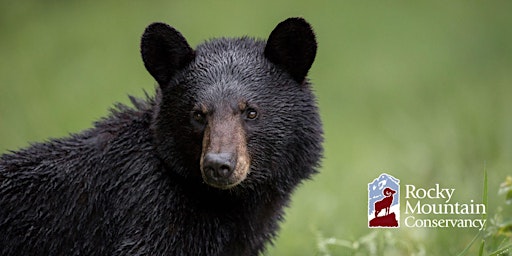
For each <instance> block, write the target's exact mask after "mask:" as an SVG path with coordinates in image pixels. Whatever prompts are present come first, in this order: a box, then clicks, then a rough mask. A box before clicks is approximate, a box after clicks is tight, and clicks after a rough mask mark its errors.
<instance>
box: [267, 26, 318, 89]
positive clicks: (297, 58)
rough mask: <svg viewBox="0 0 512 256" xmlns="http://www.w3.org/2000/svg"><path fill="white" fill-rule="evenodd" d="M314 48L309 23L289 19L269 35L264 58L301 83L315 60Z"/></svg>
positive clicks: (313, 37)
mask: <svg viewBox="0 0 512 256" xmlns="http://www.w3.org/2000/svg"><path fill="white" fill-rule="evenodd" d="M316 48H317V46H316V39H315V34H314V32H313V30H312V29H311V26H310V25H309V23H308V22H307V21H306V20H304V19H302V18H289V19H287V20H285V21H283V22H281V23H279V24H278V25H277V26H276V28H275V29H274V30H273V31H272V33H270V36H269V38H268V40H267V45H266V46H265V56H266V57H267V59H269V60H270V61H271V62H273V63H274V64H276V65H278V66H280V67H281V68H283V69H284V70H286V71H287V72H288V73H289V74H290V75H291V76H292V77H293V79H295V80H296V81H297V82H299V83H302V82H303V81H304V79H305V78H306V75H307V74H308V71H309V68H311V65H312V64H313V61H314V60H315V56H316Z"/></svg>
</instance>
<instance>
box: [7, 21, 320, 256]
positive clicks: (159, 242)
mask: <svg viewBox="0 0 512 256" xmlns="http://www.w3.org/2000/svg"><path fill="white" fill-rule="evenodd" d="M283 27H284V28H287V29H283ZM282 33H284V35H282ZM293 38H296V39H297V41H299V42H298V43H297V41H294V40H293ZM269 40H271V41H272V44H268V43H266V42H265V41H260V40H254V39H251V38H238V39H225V38H221V39H215V40H211V41H208V42H205V43H204V44H202V45H199V46H198V47H197V48H196V50H195V51H193V50H192V49H191V48H190V47H189V46H188V43H187V42H186V41H185V39H184V38H183V37H182V36H181V34H179V32H177V31H176V30H175V29H173V28H172V27H169V26H168V25H165V24H161V23H156V24H152V25H150V26H149V27H148V28H147V29H146V32H145V34H144V36H143V38H142V44H141V52H142V55H143V59H144V62H145V65H146V67H147V69H148V71H149V72H150V73H151V74H152V75H153V76H154V77H155V79H156V80H157V82H158V83H159V84H160V86H159V88H157V90H156V96H155V97H154V98H152V97H148V98H147V99H145V100H138V99H134V98H131V100H132V103H133V104H134V106H135V107H134V108H129V107H126V106H123V105H118V106H117V107H116V108H115V109H114V110H113V111H112V114H111V115H110V116H109V117H107V118H105V119H103V120H100V121H98V122H96V123H95V126H94V128H92V129H89V130H86V131H83V132H81V133H78V134H75V135H71V136H70V137H68V138H63V139H56V140H51V141H48V142H45V143H38V144H34V145H32V146H30V147H29V148H27V149H23V150H19V151H17V152H12V153H10V154H5V155H3V156H1V158H0V232H1V235H0V254H1V255H258V254H260V253H261V252H263V251H264V249H265V245H266V244H267V243H269V242H271V241H272V239H273V238H274V237H275V236H276V233H277V231H278V224H279V221H281V220H282V218H283V208H284V207H285V206H286V205H287V204H288V202H289V200H290V195H291V193H292V192H293V190H294V189H295V188H296V186H297V185H299V184H300V183H301V182H302V181H303V180H304V179H308V178H310V177H311V175H312V174H314V173H315V172H316V168H317V167H318V164H319V160H320V158H321V154H322V147H321V143H322V127H321V122H320V118H319V115H318V110H317V107H316V102H315V98H314V95H313V94H312V92H311V89H310V84H309V83H308V82H307V79H306V78H305V76H306V74H307V71H308V70H309V67H310V66H311V63H312V62H313V59H314V55H315V52H316V42H315V40H314V35H313V32H312V31H311V29H310V27H309V25H308V24H307V23H306V22H305V21H304V20H303V19H300V18H292V19H288V20H286V21H284V22H283V23H281V24H280V25H278V27H276V30H274V31H273V32H272V34H271V36H270V39H269ZM239 102H244V103H246V104H247V105H250V106H251V107H253V108H255V109H257V111H258V118H257V119H255V120H251V121H250V122H249V121H244V120H243V119H240V120H241V121H240V122H242V125H243V128H244V135H245V141H246V145H245V146H246V147H247V149H248V152H249V156H250V162H251V164H250V172H249V174H248V175H247V177H246V178H245V180H243V181H242V182H241V183H240V184H238V185H236V186H234V187H232V188H229V189H224V190H223V189H218V188H214V187H211V186H209V185H207V184H206V183H204V182H203V180H202V178H201V172H200V170H199V161H200V158H201V150H202V141H203V135H204V131H203V130H202V128H201V125H198V124H196V123H194V122H193V121H192V119H191V115H192V113H193V111H194V108H197V106H203V107H204V108H207V109H209V111H210V112H209V114H211V115H214V114H216V112H215V111H217V112H219V111H225V109H229V108H222V106H226V105H228V106H230V104H231V105H236V104H238V103H239ZM235 114H236V113H235ZM237 120H238V119H237Z"/></svg>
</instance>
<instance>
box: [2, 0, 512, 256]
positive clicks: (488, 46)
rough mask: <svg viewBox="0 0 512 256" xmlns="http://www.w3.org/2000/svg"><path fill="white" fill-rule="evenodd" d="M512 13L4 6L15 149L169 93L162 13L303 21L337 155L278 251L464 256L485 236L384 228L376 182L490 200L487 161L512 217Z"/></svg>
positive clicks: (216, 23)
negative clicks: (311, 33) (155, 27)
mask: <svg viewBox="0 0 512 256" xmlns="http://www.w3.org/2000/svg"><path fill="white" fill-rule="evenodd" d="M511 10H512V2H506V1H493V2H468V1H460V3H458V2H457V1H429V2H428V3H421V2H418V3H417V2H410V1H385V2H380V1H370V2H368V1H318V2H314V3H313V2H312V1H280V2H276V1H267V0H266V1H236V2H235V1H202V2H192V1H183V0H175V1H153V2H151V3H143V2H142V1H124V2H118V1H74V0H72V1H35V0H26V1H7V0H0V34H1V35H2V39H1V40H0V153H5V152H6V151H7V150H15V149H18V148H21V147H25V146H27V145H29V143H30V142H34V141H42V140H45V139H47V138H50V137H61V136H66V135H67V134H69V133H73V132H78V131H80V130H82V129H85V128H88V127H90V126H91V124H92V122H93V121H94V120H96V119H98V118H100V117H102V116H104V115H106V114H107V113H108V109H109V108H110V107H111V106H112V105H113V103H114V102H124V103H126V102H128V98H127V94H130V95H135V96H142V95H143V94H144V93H143V90H146V91H148V92H150V93H151V92H153V88H154V86H155V83H154V81H153V79H152V77H151V76H150V75H149V74H148V73H147V72H146V71H145V69H144V66H143V64H142V61H141V59H140V56H139V48H138V47H139V46H138V44H139V39H140V35H141V33H142V31H143V29H144V28H145V26H146V25H148V24H149V23H150V22H153V21H164V22H167V23H169V24H171V25H173V26H174V27H176V28H177V29H178V30H180V31H181V32H182V33H183V34H184V35H185V37H186V38H187V39H188V41H189V42H190V44H191V45H197V44H198V43H200V42H202V41H203V40H205V39H208V38H211V37H218V36H242V35H250V36H255V37H261V38H266V37H267V36H268V34H269V33H270V31H271V30H272V29H273V28H274V26H275V25H276V24H277V23H278V22H280V21H281V20H284V19H285V18H287V17H290V16H302V17H305V18H306V19H307V20H308V21H309V22H311V24H312V25H313V27H314V28H315V31H316V33H317V39H318V42H319V51H318V55H317V59H316V61H315V64H314V65H313V68H312V69H311V71H310V78H311V80H312V82H313V83H314V88H315V90H316V93H317V95H318V101H319V105H320V108H321V114H322V119H323V122H324V126H325V158H324V160H323V167H322V169H321V174H320V175H318V176H316V177H315V179H314V180H313V181H311V182H307V183H305V184H304V185H303V186H302V187H300V188H299V189H298V190H297V193H296V194H295V196H294V198H293V203H292V205H291V207H290V208H289V209H288V211H287V218H286V222H285V223H284V224H283V226H282V231H281V233H280V237H279V239H277V240H276V241H275V246H274V247H272V248H269V251H268V254H269V255H322V254H326V252H327V251H325V250H322V248H319V247H321V246H319V245H322V243H323V242H325V240H324V239H322V238H329V237H334V238H336V239H339V240H343V241H344V242H350V243H349V244H351V246H353V245H354V244H355V242H357V244H358V245H359V246H360V247H359V249H357V250H352V249H348V248H345V247H344V246H343V245H332V246H328V247H327V248H328V251H329V252H330V253H332V255H359V254H358V253H360V255H365V254H372V250H371V249H367V250H364V249H362V248H363V247H364V246H367V247H368V248H369V247H371V246H374V247H375V248H384V249H385V250H386V251H381V252H376V251H373V252H375V255H409V254H413V253H416V254H418V255H421V254H422V253H424V254H426V255H456V254H458V253H460V252H462V251H463V250H464V248H465V247H467V246H468V245H469V244H470V242H471V240H472V239H473V237H474V236H475V235H476V234H477V233H478V230H475V229H471V228H456V229H448V228H445V229H434V228H430V229H429V228H403V227H402V228H399V229H393V230H370V229H368V228H367V183H369V182H371V181H372V180H373V179H374V178H376V177H377V176H378V175H379V174H380V173H382V172H387V173H390V174H392V175H394V176H395V177H397V178H399V179H401V183H402V184H416V185H417V186H423V187H426V188H427V187H431V186H433V185H434V184H436V183H439V184H441V185H442V186H443V187H450V188H455V189H456V190H455V195H454V197H456V200H457V201H460V202H467V201H469V200H475V201H481V198H482V195H483V184H484V182H483V177H484V174H483V173H484V169H486V170H487V172H488V179H489V180H488V183H487V184H488V189H489V203H488V208H487V209H488V212H487V214H488V216H489V217H492V216H494V214H495V213H496V212H497V211H498V210H497V209H502V210H501V212H499V213H500V214H502V215H503V216H505V217H506V216H512V209H511V207H510V205H508V206H507V205H505V204H504V197H503V196H498V195H497V191H498V187H499V184H500V182H502V181H504V180H505V177H506V176H507V175H511V174H512V29H511V28H512V15H510V12H511ZM403 195H404V194H402V196H403ZM475 218H478V216H476V217H475ZM505 219H506V218H505ZM508 239H510V237H509V238H508ZM505 240H506V239H505ZM365 241H366V242H365ZM368 241H370V242H368ZM353 242H354V243H353ZM391 247H393V248H395V249H391ZM498 247H499V246H498ZM492 250H493V248H486V249H485V250H484V251H485V252H486V253H488V252H492ZM477 251H478V245H474V246H471V248H470V249H469V254H470V255H474V254H475V253H476V252H477ZM505 253H507V252H505ZM508 253H510V252H508ZM503 255H506V254H503Z"/></svg>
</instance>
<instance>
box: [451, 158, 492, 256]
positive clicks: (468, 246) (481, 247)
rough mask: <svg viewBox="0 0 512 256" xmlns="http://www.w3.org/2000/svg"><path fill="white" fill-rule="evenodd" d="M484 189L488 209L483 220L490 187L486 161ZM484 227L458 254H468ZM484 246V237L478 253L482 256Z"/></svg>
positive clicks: (484, 201) (459, 255) (483, 199)
mask: <svg viewBox="0 0 512 256" xmlns="http://www.w3.org/2000/svg"><path fill="white" fill-rule="evenodd" d="M483 190H484V191H483V196H482V203H483V204H484V205H485V209H486V211H485V212H484V213H483V214H482V220H485V219H487V190H488V187H487V166H486V163H485V162H484V188H483ZM485 223H487V222H485ZM484 225H485V224H484ZM484 228H485V226H484V227H482V229H480V231H478V233H477V234H476V235H475V237H473V239H472V240H471V242H470V243H469V244H468V245H467V246H466V248H464V250H462V252H460V253H459V254H458V256H462V255H466V253H467V252H468V251H469V248H471V246H473V244H474V243H475V242H476V240H477V238H478V237H479V236H480V235H481V234H482V233H483V230H484ZM484 247H485V240H484V239H482V243H481V244H480V248H479V254H478V255H480V256H482V255H483V249H484Z"/></svg>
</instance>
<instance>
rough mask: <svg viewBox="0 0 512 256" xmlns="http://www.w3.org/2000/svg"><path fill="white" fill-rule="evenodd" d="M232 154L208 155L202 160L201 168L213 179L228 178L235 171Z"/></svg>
mask: <svg viewBox="0 0 512 256" xmlns="http://www.w3.org/2000/svg"><path fill="white" fill-rule="evenodd" d="M233 162H234V161H233V157H232V154H229V153H208V154H206V155H205V156H204V159H203V168H204V171H206V173H208V174H210V175H211V177H212V178H214V179H225V178H228V177H229V176H230V175H231V174H232V173H233V170H234V169H235V166H234V164H233Z"/></svg>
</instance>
